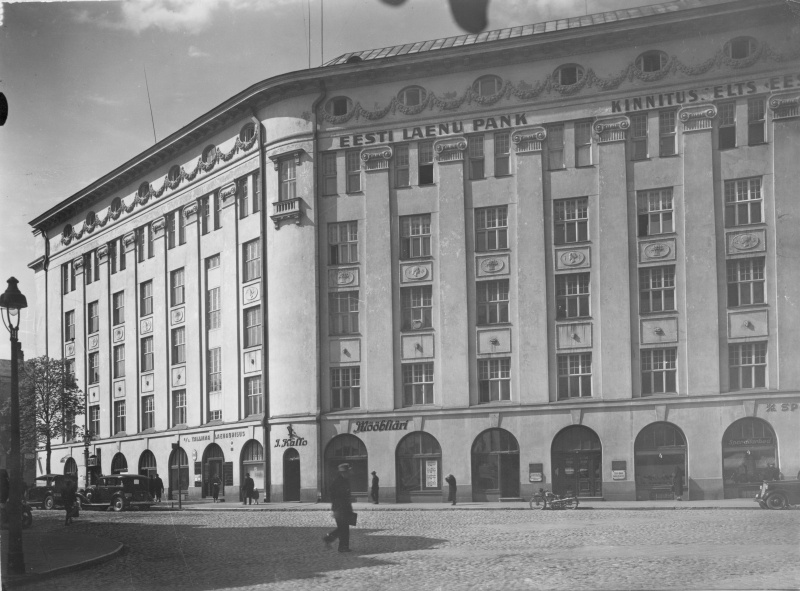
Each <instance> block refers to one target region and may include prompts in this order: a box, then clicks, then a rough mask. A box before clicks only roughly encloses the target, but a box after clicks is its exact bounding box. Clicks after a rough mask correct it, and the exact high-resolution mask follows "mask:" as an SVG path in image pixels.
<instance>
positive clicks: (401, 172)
mask: <svg viewBox="0 0 800 591" xmlns="http://www.w3.org/2000/svg"><path fill="white" fill-rule="evenodd" d="M410 184H411V178H410V176H409V159H408V144H403V145H402V146H397V147H396V148H395V149H394V186H395V187H396V188H400V187H408V186H409V185H410Z"/></svg>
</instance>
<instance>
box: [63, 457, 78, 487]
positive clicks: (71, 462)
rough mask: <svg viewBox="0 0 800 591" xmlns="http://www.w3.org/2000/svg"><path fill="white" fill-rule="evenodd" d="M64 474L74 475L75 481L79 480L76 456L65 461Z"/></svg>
mask: <svg viewBox="0 0 800 591" xmlns="http://www.w3.org/2000/svg"><path fill="white" fill-rule="evenodd" d="M64 474H65V475H67V476H72V477H73V478H74V479H75V482H78V463H77V462H76V461H75V459H74V458H67V461H66V462H64Z"/></svg>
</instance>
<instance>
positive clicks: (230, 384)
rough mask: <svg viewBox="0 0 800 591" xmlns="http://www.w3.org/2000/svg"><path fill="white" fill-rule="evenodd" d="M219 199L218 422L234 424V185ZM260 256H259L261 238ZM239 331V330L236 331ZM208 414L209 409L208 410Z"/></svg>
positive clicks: (237, 306) (238, 352)
mask: <svg viewBox="0 0 800 591" xmlns="http://www.w3.org/2000/svg"><path fill="white" fill-rule="evenodd" d="M218 198H219V199H221V200H222V211H221V212H220V216H221V221H220V224H221V226H222V227H221V228H220V230H219V232H222V252H221V253H220V257H221V258H222V260H223V263H222V271H223V275H222V277H223V279H222V281H221V283H220V302H224V304H222V306H221V310H220V314H221V316H222V328H221V331H222V342H223V343H224V345H223V346H222V394H221V397H222V398H221V399H222V420H223V421H226V422H227V421H236V420H238V419H239V418H240V415H239V412H240V405H239V398H240V397H239V395H238V393H239V379H240V378H239V376H240V375H241V371H240V365H239V363H240V359H241V356H242V346H243V344H244V342H243V340H242V337H243V333H242V330H244V327H243V324H242V323H243V317H242V307H241V291H242V279H243V278H244V273H243V268H242V265H243V264H244V260H243V258H242V245H241V244H239V227H238V224H237V222H238V220H237V219H236V218H237V216H236V207H235V204H236V183H235V182H232V183H230V184H228V185H225V186H223V187H222V188H221V189H220V190H219V197H218ZM261 240H262V245H261V246H262V254H261V256H264V253H263V238H262V239H261ZM231 269H236V274H235V275H233V274H231V273H230V270H231ZM239 327H242V330H239ZM208 410H209V412H210V411H211V410H212V408H211V407H210V406H209V409H208ZM206 421H208V417H207V416H206V417H202V422H206Z"/></svg>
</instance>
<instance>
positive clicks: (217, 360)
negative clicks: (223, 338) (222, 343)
mask: <svg viewBox="0 0 800 591" xmlns="http://www.w3.org/2000/svg"><path fill="white" fill-rule="evenodd" d="M208 391H209V392H220V391H222V349H221V348H220V347H215V348H214V349H211V350H210V351H209V352H208Z"/></svg>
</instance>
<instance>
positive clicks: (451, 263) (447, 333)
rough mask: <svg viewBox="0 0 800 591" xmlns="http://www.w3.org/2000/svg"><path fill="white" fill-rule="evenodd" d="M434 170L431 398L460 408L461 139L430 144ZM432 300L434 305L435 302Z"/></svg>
mask: <svg viewBox="0 0 800 591" xmlns="http://www.w3.org/2000/svg"><path fill="white" fill-rule="evenodd" d="M433 147H434V152H435V158H436V163H437V165H438V166H437V168H438V180H437V188H438V190H439V191H438V197H439V213H438V215H437V216H436V217H437V218H438V225H439V232H438V234H437V237H438V243H439V249H438V257H437V258H436V260H434V262H433V264H434V265H436V267H438V269H435V270H434V276H435V277H438V280H439V288H438V289H436V284H435V283H434V290H433V291H434V294H433V298H434V305H437V304H438V308H439V326H438V328H439V331H438V332H439V335H440V336H439V347H438V354H437V363H436V364H435V365H434V381H435V383H436V384H437V385H438V392H437V393H436V394H435V396H437V397H438V398H439V400H441V403H442V405H443V406H463V405H464V404H465V403H466V402H467V401H466V400H465V396H464V393H465V392H469V375H470V365H471V361H472V359H470V347H469V342H470V340H471V335H470V333H469V323H468V322H467V321H466V316H465V314H464V311H465V310H468V305H469V302H468V299H467V290H468V286H467V285H465V283H466V277H467V276H468V273H467V264H468V261H467V244H466V236H465V224H464V221H465V212H464V150H466V149H467V140H466V139H465V138H463V137H454V138H447V139H441V140H437V141H435V142H434V144H433ZM470 262H471V261H470ZM437 295H438V298H439V301H438V302H436V297H437Z"/></svg>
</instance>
